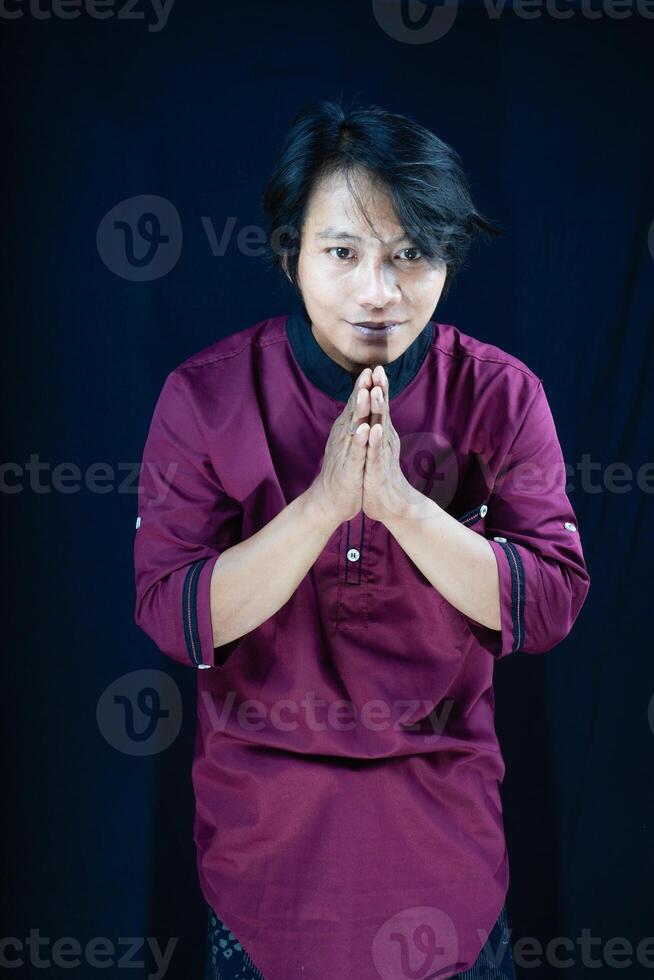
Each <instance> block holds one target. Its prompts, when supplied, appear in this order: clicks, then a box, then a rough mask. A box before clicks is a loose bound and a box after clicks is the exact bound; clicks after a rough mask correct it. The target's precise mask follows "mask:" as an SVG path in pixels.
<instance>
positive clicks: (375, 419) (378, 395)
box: [370, 364, 388, 426]
mask: <svg viewBox="0 0 654 980" xmlns="http://www.w3.org/2000/svg"><path fill="white" fill-rule="evenodd" d="M372 382H373V386H372V389H371V392H370V412H371V415H370V425H371V426H373V425H376V424H377V423H379V424H380V425H382V426H383V425H384V422H385V420H386V416H387V413H388V377H387V375H386V372H385V371H384V368H383V366H382V365H381V364H378V365H377V367H376V368H375V370H374V371H373V372H372Z"/></svg>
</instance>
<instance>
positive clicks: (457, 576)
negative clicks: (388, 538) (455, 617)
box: [387, 491, 501, 630]
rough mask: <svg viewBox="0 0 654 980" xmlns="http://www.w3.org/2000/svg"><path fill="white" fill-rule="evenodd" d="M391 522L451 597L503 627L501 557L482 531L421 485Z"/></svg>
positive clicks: (415, 560) (409, 552) (458, 605)
mask: <svg viewBox="0 0 654 980" xmlns="http://www.w3.org/2000/svg"><path fill="white" fill-rule="evenodd" d="M387 528H388V530H389V532H390V533H391V534H392V535H393V537H394V538H395V539H396V541H397V542H398V544H399V545H400V547H401V548H402V550H403V551H404V552H406V554H407V555H408V556H409V558H410V559H411V560H412V561H413V563H414V565H416V566H417V567H418V568H419V569H420V571H421V572H422V573H423V575H424V576H425V577H426V578H427V579H428V580H429V581H430V582H431V584H432V585H433V586H434V588H435V589H437V590H438V592H440V594H441V595H442V596H443V597H444V598H445V599H447V601H448V602H450V603H451V604H452V605H453V606H455V607H456V608H457V609H458V610H459V611H460V612H462V613H463V614H464V615H466V616H469V617H470V618H471V619H473V620H474V621H475V622H477V623H481V625H482V626H488V627H490V629H494V630H499V629H500V628H501V626H500V591H499V574H498V570H497V562H496V559H495V555H494V553H493V549H492V548H491V546H490V544H489V543H488V541H487V540H486V539H485V538H484V537H483V536H482V535H481V534H477V533H476V531H472V530H471V529H470V528H468V527H465V525H463V524H461V523H460V522H459V521H457V520H456V518H455V517H451V516H450V515H449V514H448V513H447V512H446V511H445V510H443V508H442V507H439V506H438V504H437V503H435V502H434V501H433V500H431V499H430V498H429V497H426V496H424V494H421V493H419V492H418V491H416V497H415V503H414V504H413V505H412V506H410V507H409V508H408V509H407V511H406V513H405V514H404V515H403V516H401V517H394V518H393V519H392V520H389V521H388V522H387Z"/></svg>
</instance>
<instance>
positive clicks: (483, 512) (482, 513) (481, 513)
mask: <svg viewBox="0 0 654 980" xmlns="http://www.w3.org/2000/svg"><path fill="white" fill-rule="evenodd" d="M487 510H488V507H487V506H486V504H482V505H481V507H480V508H479V516H480V517H485V516H486V511H487Z"/></svg>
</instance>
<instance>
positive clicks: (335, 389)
mask: <svg viewBox="0 0 654 980" xmlns="http://www.w3.org/2000/svg"><path fill="white" fill-rule="evenodd" d="M286 335H287V337H288V340H289V343H290V345H291V349H292V351H293V354H294V355H295V359H296V361H297V362H298V364H299V366H300V367H301V368H302V370H303V371H304V373H305V374H306V376H307V377H308V379H309V381H311V382H312V384H314V385H315V386H316V387H317V388H320V390H321V391H324V392H325V394H326V395H329V396H330V397H331V398H335V399H336V401H339V402H346V401H347V400H348V398H349V397H350V394H351V392H352V388H353V387H354V380H355V379H354V378H352V377H351V376H350V374H349V373H348V372H347V371H346V370H345V368H344V367H341V365H340V364H337V362H336V361H333V360H332V359H331V357H329V356H328V355H327V354H326V353H325V352H324V350H323V349H322V347H321V346H320V344H319V343H318V341H317V340H316V338H315V337H314V336H313V333H312V332H311V324H310V322H309V321H308V320H307V319H306V318H305V316H304V314H303V313H297V312H295V313H290V314H289V315H288V316H287V318H286ZM433 336H434V325H433V322H432V321H431V320H429V322H428V323H427V324H426V325H425V327H424V328H423V329H422V330H421V332H420V333H419V334H418V336H417V337H415V338H414V340H412V341H411V343H410V344H409V346H408V347H407V349H406V350H405V351H404V353H402V354H400V356H399V357H396V358H395V360H394V361H390V362H389V363H388V364H384V371H385V372H386V375H387V377H388V382H389V397H390V398H394V397H395V396H396V395H399V394H400V392H401V391H403V390H404V389H405V388H406V386H407V385H408V384H409V382H410V381H412V380H413V378H414V377H415V376H416V374H417V373H418V370H419V369H420V366H421V364H422V362H423V361H424V359H425V357H426V355H427V351H428V350H429V347H430V345H431V342H432V340H433Z"/></svg>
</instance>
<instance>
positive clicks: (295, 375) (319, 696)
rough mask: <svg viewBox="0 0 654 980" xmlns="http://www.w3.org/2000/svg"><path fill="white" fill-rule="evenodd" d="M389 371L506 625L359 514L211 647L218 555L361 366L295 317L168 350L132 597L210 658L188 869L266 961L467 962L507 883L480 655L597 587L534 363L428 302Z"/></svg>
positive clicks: (514, 640)
mask: <svg viewBox="0 0 654 980" xmlns="http://www.w3.org/2000/svg"><path fill="white" fill-rule="evenodd" d="M386 372H387V374H388V375H389V379H390V405H391V417H392V420H393V424H394V426H395V428H396V430H397V432H398V434H399V436H400V439H401V465H402V468H403V471H404V473H405V475H406V476H407V478H408V479H409V481H410V482H411V483H412V485H413V486H415V487H417V488H418V489H419V490H420V491H421V492H422V493H424V494H425V495H427V496H430V497H431V498H432V499H434V500H435V501H436V502H437V503H438V504H439V505H440V506H441V507H443V508H444V509H445V510H446V511H447V512H448V513H449V514H451V515H452V516H454V517H455V518H457V519H458V520H459V521H461V522H462V523H463V524H465V525H466V526H467V527H469V528H470V529H471V530H472V532H474V533H476V534H481V535H483V536H484V537H485V538H486V539H487V540H488V541H489V543H490V545H491V547H492V549H493V553H494V554H495V558H496V560H497V567H498V573H499V582H500V601H501V631H499V632H498V631H494V630H491V629H489V628H488V627H485V626H482V625H481V624H479V623H476V622H475V621H474V620H472V619H471V618H470V617H468V616H466V615H464V614H463V613H461V612H460V611H459V610H458V609H456V608H455V607H454V606H453V605H451V604H450V603H449V602H447V601H446V600H445V599H444V597H443V596H441V595H440V593H439V592H438V591H437V590H436V589H434V587H433V586H432V585H431V583H430V582H429V581H428V579H427V578H426V577H425V576H424V575H423V574H422V573H421V572H420V570H419V569H418V568H417V567H416V566H415V565H414V564H413V562H412V561H411V559H410V558H409V557H408V556H407V554H406V553H405V552H404V551H403V550H402V549H401V548H400V547H399V545H398V544H397V542H396V540H395V539H394V538H393V536H392V535H391V534H390V532H389V531H388V530H387V529H386V527H385V525H384V524H382V523H381V522H378V521H373V520H370V519H369V518H367V517H365V515H364V514H363V512H360V513H359V514H358V515H357V516H356V517H354V518H353V519H352V520H350V521H347V522H344V523H343V524H341V525H340V526H339V527H338V528H337V529H336V530H335V531H334V533H333V534H332V535H331V537H330V538H329V540H328V542H327V544H326V546H325V548H324V550H323V551H322V553H321V554H320V555H319V557H318V559H317V561H316V562H315V564H314V565H313V567H312V568H311V569H310V571H309V573H308V574H307V575H306V576H305V578H304V579H303V580H302V582H300V584H299V586H298V588H297V590H296V592H295V593H294V594H293V595H292V596H291V598H290V599H289V600H288V602H286V603H285V604H284V606H282V607H281V609H279V610H278V612H277V613H276V614H275V615H274V616H271V617H270V618H269V619H267V620H266V621H265V622H264V623H262V624H261V625H260V626H259V627H257V628H256V629H254V630H252V631H251V632H249V633H247V634H246V635H244V636H242V637H239V638H238V639H236V640H233V641H232V642H230V643H227V644H225V645H224V646H223V647H219V648H217V649H215V650H214V648H213V640H212V630H211V614H210V602H209V584H210V578H211V572H212V569H213V566H214V564H215V561H216V560H217V558H218V557H219V556H220V554H221V552H222V551H224V550H225V549H227V548H229V547H231V546H233V545H235V544H236V543H238V542H239V541H241V540H243V539H245V538H248V537H250V536H251V535H252V534H254V533H255V532H256V531H258V530H259V529H260V528H263V527H264V526H265V525H266V524H268V522H269V521H270V520H271V519H272V518H273V517H275V515H276V514H278V513H279V512H280V511H281V510H282V509H283V508H284V507H285V506H286V505H287V504H288V503H290V501H292V500H294V499H295V498H296V497H297V496H298V495H299V494H301V493H302V492H303V491H304V490H306V489H307V488H308V486H309V485H310V484H311V482H312V481H313V479H314V477H315V476H316V475H317V473H318V472H319V470H320V464H321V460H322V457H323V454H324V450H325V444H326V441H327V437H328V435H329V431H330V428H331V426H332V423H333V422H334V420H335V419H336V417H337V416H338V415H339V414H340V413H341V412H342V410H343V407H344V403H345V401H346V400H347V397H348V395H349V392H350V391H351V388H352V385H353V379H352V378H351V377H350V375H349V374H348V373H347V372H346V371H345V370H344V369H343V368H341V367H340V365H338V364H336V363H335V362H334V361H332V360H331V359H330V358H328V357H327V355H326V354H325V353H324V352H323V351H322V349H321V348H320V347H319V345H318V344H317V342H316V340H315V339H314V338H313V335H312V334H311V331H310V329H309V325H308V324H307V323H306V322H305V321H304V319H303V318H302V317H301V316H300V315H299V314H293V315H291V316H289V317H287V316H277V317H273V318H271V319H267V320H263V321H262V322H260V323H257V324H255V325H254V326H252V327H249V328H247V329H245V330H242V331H240V332H238V333H236V334H232V335H231V336H228V337H226V338H224V339H222V340H219V341H218V342H216V343H214V344H212V345H211V346H210V347H207V348H206V349H204V350H202V351H200V352H199V353H197V354H195V355H194V356H192V357H190V358H189V359H188V360H186V361H184V362H183V363H182V364H180V365H179V366H178V367H177V368H175V369H174V370H173V371H171V372H170V374H169V375H168V377H167V378H166V380H165V383H164V385H163V389H162V391H161V393H160V396H159V399H158V401H157V404H156V407H155V410H154V415H153V418H152V422H151V425H150V430H149V433H148V436H147V440H146V443H145V447H144V451H143V463H142V469H141V476H140V484H139V508H138V514H139V517H138V518H137V528H138V530H137V532H136V536H135V546H134V547H135V550H134V557H135V573H136V593H137V596H136V609H135V619H136V623H137V624H138V625H139V626H140V627H141V628H142V629H143V630H145V632H146V633H147V634H148V635H149V636H150V637H151V638H152V640H153V641H154V642H155V643H156V645H157V646H158V647H159V649H160V650H161V651H163V653H165V654H167V655H168V656H170V657H171V658H172V659H173V660H176V661H178V662H179V663H182V664H187V665H189V666H197V667H204V668H213V669H206V670H202V671H201V672H198V675H197V680H198V727H197V738H196V754H195V759H194V763H193V770H192V778H193V786H194V791H195V796H196V817H195V828H194V838H195V842H196V845H197V852H198V872H199V877H200V884H201V888H202V892H203V895H204V897H205V899H206V900H207V901H208V902H209V904H210V905H211V906H212V907H213V908H214V909H215V910H216V912H217V914H218V915H219V916H220V918H221V919H223V920H224V921H225V922H226V923H227V924H228V925H229V927H230V928H231V929H232V930H233V932H234V933H235V934H236V936H237V937H238V938H239V940H240V941H241V942H242V943H243V945H244V947H245V949H246V950H247V952H248V954H249V955H250V957H251V958H252V960H253V961H254V963H255V964H256V965H257V967H258V968H259V969H260V970H261V972H262V973H263V975H264V976H265V977H266V980H334V978H335V977H343V978H345V977H347V978H356V980H379V977H382V978H387V980H391V978H395V977H400V976H407V977H408V976H415V977H423V976H427V975H429V976H433V977H450V976H452V975H453V974H455V973H457V972H459V971H463V970H465V969H467V968H468V967H470V966H471V965H472V964H473V963H474V962H475V960H476V959H477V956H478V954H479V952H480V950H481V948H482V946H483V945H484V942H485V940H486V937H487V935H488V933H489V932H490V930H491V929H492V926H493V925H494V923H495V922H496V920H497V918H498V915H499V913H500V910H501V908H502V905H503V903H504V900H505V898H506V895H507V889H508V881H509V867H508V857H507V851H506V843H505V838H504V828H503V817H502V806H501V801H500V783H501V781H502V779H503V776H504V771H505V766H504V761H503V758H502V754H501V751H500V746H499V744H498V740H497V736H496V733H495V726H494V696H493V666H494V663H495V660H497V659H499V658H500V657H504V656H506V655H507V654H510V653H512V652H521V653H527V654H530V653H531V654H534V653H543V652H545V651H547V650H550V649H551V648H552V647H553V646H555V645H556V644H557V643H559V642H560V641H561V640H562V639H563V638H564V637H565V636H567V634H568V633H569V631H570V629H571V627H572V625H573V623H574V621H575V619H576V617H577V616H578V614H579V611H580V609H581V606H582V604H583V602H584V600H585V598H586V595H587V593H588V589H589V585H590V576H589V574H588V571H587V569H586V565H585V561H584V557H583V553H582V547H581V541H580V537H579V531H578V525H577V519H576V516H575V513H574V511H573V509H572V507H571V505H570V501H569V499H568V497H567V495H566V492H565V483H566V472H565V463H564V461H563V457H562V453H561V448H560V445H559V441H558V438H557V433H556V428H555V424H554V421H553V418H552V414H551V411H550V408H549V405H548V401H547V398H546V395H545V391H544V389H543V382H542V379H540V378H538V377H537V376H536V375H535V374H534V373H533V372H532V371H531V370H530V369H529V368H528V367H527V366H526V365H525V364H524V363H523V362H522V361H520V360H519V359H518V358H516V357H513V356H512V355H510V354H508V353H506V352H504V351H502V350H500V349H499V348H498V347H495V346H493V345H491V344H487V343H483V342H481V341H479V340H476V339H475V338H473V337H471V336H469V335H466V334H464V333H463V332H461V331H460V330H458V329H457V328H456V327H454V326H451V325H449V324H443V323H435V322H433V321H430V322H429V323H428V324H427V325H426V326H425V328H424V330H423V331H422V332H421V334H420V335H419V336H418V337H417V338H416V339H415V340H414V341H413V342H412V344H411V345H410V347H409V348H408V349H407V351H405V352H404V354H403V355H402V356H401V357H400V358H398V359H397V360H396V361H394V362H392V363H391V364H389V365H386ZM283 561H284V556H283V555H280V556H279V562H280V565H281V564H282V563H283ZM402 971H404V972H402ZM411 971H414V972H411Z"/></svg>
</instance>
